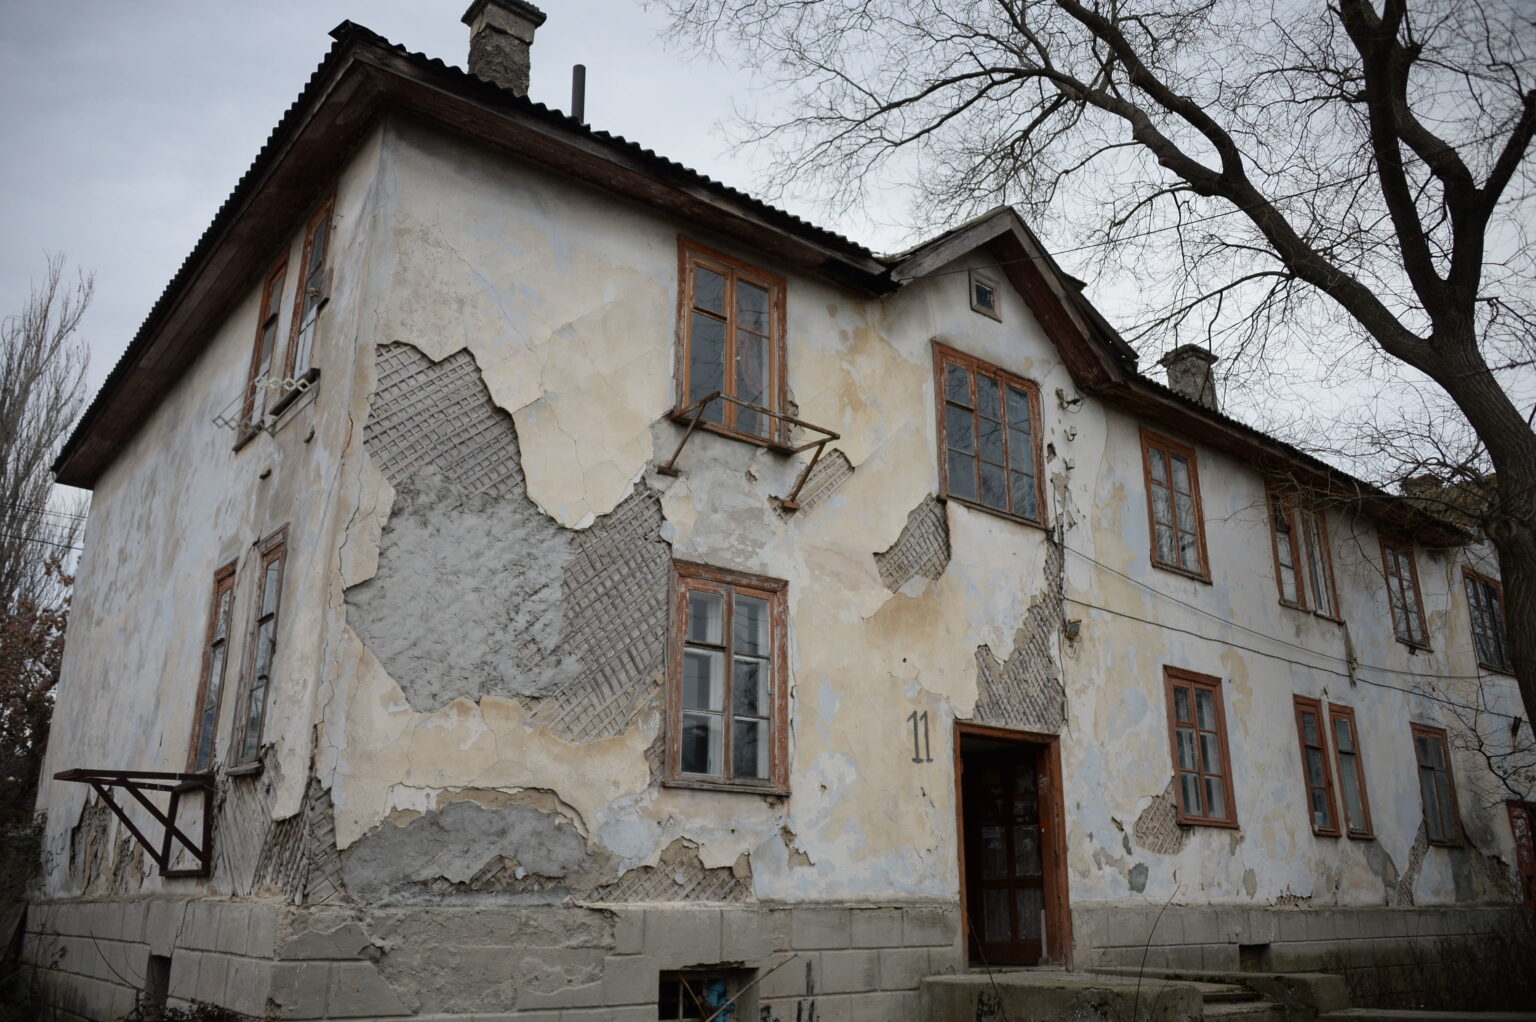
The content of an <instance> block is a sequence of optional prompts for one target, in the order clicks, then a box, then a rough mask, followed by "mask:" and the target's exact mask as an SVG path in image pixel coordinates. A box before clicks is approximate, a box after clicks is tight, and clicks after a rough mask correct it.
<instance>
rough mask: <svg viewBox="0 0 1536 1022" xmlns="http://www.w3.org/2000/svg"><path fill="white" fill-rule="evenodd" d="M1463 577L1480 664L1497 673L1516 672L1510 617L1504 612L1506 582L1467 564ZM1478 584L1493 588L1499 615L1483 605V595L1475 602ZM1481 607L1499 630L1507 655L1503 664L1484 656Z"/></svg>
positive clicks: (1476, 654) (1473, 639) (1473, 641)
mask: <svg viewBox="0 0 1536 1022" xmlns="http://www.w3.org/2000/svg"><path fill="white" fill-rule="evenodd" d="M1461 578H1462V591H1463V592H1464V593H1465V594H1466V597H1467V616H1468V618H1469V619H1470V620H1469V624H1470V626H1471V628H1472V652H1473V654H1474V655H1475V656H1476V657H1477V663H1478V666H1480V667H1482V668H1484V669H1485V670H1489V671H1493V672H1494V673H1495V674H1508V675H1513V674H1514V673H1515V666H1514V663H1513V662H1512V661H1511V660H1510V659H1509V657H1510V652H1509V619H1508V618H1507V617H1506V616H1505V614H1504V584H1503V583H1502V582H1500V581H1499V580H1498V579H1496V578H1490V577H1489V576H1487V575H1484V574H1483V573H1482V572H1480V571H1473V570H1472V569H1471V568H1469V567H1466V566H1465V565H1463V566H1462V569H1461ZM1476 586H1487V587H1488V588H1489V589H1492V590H1493V595H1494V598H1495V599H1496V600H1498V602H1499V605H1498V614H1497V616H1495V615H1494V614H1493V613H1492V611H1491V609H1489V608H1483V607H1482V602H1483V601H1482V598H1481V596H1479V598H1478V599H1477V600H1476V602H1474V600H1473V597H1472V593H1473V591H1474V587H1476ZM1479 609H1483V610H1484V612H1485V614H1486V616H1487V617H1488V619H1489V621H1488V623H1489V625H1490V627H1493V628H1496V629H1497V630H1498V639H1499V643H1500V645H1501V646H1502V647H1503V649H1504V656H1505V662H1504V663H1502V664H1496V663H1493V662H1492V661H1490V660H1486V659H1484V658H1483V646H1482V643H1481V642H1479V641H1478V638H1477V620H1478V611H1479Z"/></svg>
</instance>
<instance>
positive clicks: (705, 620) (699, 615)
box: [688, 592, 725, 646]
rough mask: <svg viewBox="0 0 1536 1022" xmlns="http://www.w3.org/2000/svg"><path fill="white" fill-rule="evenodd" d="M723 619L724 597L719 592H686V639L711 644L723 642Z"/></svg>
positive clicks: (721, 643) (716, 644) (718, 644)
mask: <svg viewBox="0 0 1536 1022" xmlns="http://www.w3.org/2000/svg"><path fill="white" fill-rule="evenodd" d="M724 620H725V598H724V597H723V596H721V595H720V594H719V593H698V592H693V593H689V594H688V641H689V642H707V643H709V644H710V645H712V646H720V645H723V644H724V643H725V637H724V632H723V625H722V622H723V621H724Z"/></svg>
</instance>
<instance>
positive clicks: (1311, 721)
mask: <svg viewBox="0 0 1536 1022" xmlns="http://www.w3.org/2000/svg"><path fill="white" fill-rule="evenodd" d="M1301 740H1302V741H1304V742H1306V743H1307V744H1308V745H1321V744H1323V743H1322V740H1321V739H1319V738H1318V736H1317V715H1316V714H1313V713H1303V714H1302V715H1301Z"/></svg>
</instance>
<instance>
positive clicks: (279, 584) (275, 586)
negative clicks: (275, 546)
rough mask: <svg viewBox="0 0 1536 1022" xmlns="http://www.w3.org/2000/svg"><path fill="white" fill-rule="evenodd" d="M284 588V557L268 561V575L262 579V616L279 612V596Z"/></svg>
mask: <svg viewBox="0 0 1536 1022" xmlns="http://www.w3.org/2000/svg"><path fill="white" fill-rule="evenodd" d="M282 588H283V559H282V558H281V557H278V558H276V559H275V560H272V561H268V562H267V571H266V577H265V578H263V579H262V580H261V616H262V617H266V616H268V615H269V614H275V613H276V612H277V597H278V594H279V592H281V590H282Z"/></svg>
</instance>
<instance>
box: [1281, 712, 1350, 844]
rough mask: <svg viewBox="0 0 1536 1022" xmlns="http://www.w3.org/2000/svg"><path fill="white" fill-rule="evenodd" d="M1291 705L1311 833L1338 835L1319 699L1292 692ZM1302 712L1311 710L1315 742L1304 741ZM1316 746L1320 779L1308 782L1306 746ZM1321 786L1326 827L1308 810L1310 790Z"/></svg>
mask: <svg viewBox="0 0 1536 1022" xmlns="http://www.w3.org/2000/svg"><path fill="white" fill-rule="evenodd" d="M1292 707H1293V709H1294V711H1295V715H1296V741H1297V743H1298V744H1299V745H1300V746H1301V781H1302V787H1303V788H1304V789H1305V790H1306V794H1307V798H1306V807H1307V819H1308V820H1310V821H1311V823H1312V833H1313V834H1316V835H1317V836H1318V837H1338V836H1339V835H1340V834H1341V833H1342V828H1341V827H1340V826H1339V800H1338V798H1337V796H1336V795H1335V794H1334V787H1335V786H1334V782H1333V765H1332V764H1331V763H1329V761H1328V760H1329V756H1328V746H1329V741H1328V739H1329V736H1330V730H1329V726H1328V724H1326V723H1325V719H1326V718H1325V717H1324V716H1323V704H1322V701H1321V700H1318V699H1313V698H1311V697H1310V696H1293V697H1292ZM1305 714H1311V715H1312V720H1313V722H1314V725H1315V726H1316V728H1317V744H1315V745H1309V744H1308V743H1307V731H1306V728H1305V726H1304V725H1303V723H1302V718H1303V716H1304V715H1305ZM1309 749H1316V750H1317V755H1318V758H1319V759H1320V760H1321V761H1322V764H1323V783H1322V784H1321V785H1316V784H1313V783H1312V778H1311V776H1310V775H1309V774H1308V773H1307V750H1309ZM1319 788H1320V789H1321V790H1322V792H1323V794H1324V797H1325V798H1326V799H1327V801H1328V818H1329V819H1331V820H1332V821H1333V825H1332V826H1329V827H1320V826H1318V824H1317V818H1316V817H1315V816H1314V815H1313V813H1312V792H1313V791H1314V790H1317V789H1319Z"/></svg>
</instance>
